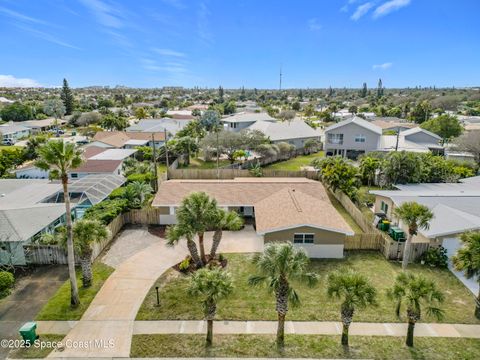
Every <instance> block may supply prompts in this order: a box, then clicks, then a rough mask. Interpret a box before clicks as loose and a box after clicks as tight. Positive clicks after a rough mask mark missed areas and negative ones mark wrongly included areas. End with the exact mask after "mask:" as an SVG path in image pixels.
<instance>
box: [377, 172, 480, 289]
mask: <svg viewBox="0 0 480 360" xmlns="http://www.w3.org/2000/svg"><path fill="white" fill-rule="evenodd" d="M395 187H396V188H397V190H372V191H370V193H371V194H374V195H375V208H374V211H375V212H376V213H384V214H385V215H386V217H387V218H388V219H390V220H391V221H392V222H393V224H395V225H398V226H400V227H401V228H403V229H404V230H405V231H407V225H406V224H403V223H402V222H401V221H399V220H398V219H397V218H396V216H395V209H396V208H397V207H398V206H401V205H402V204H403V203H405V202H411V201H415V202H417V203H419V204H422V205H425V206H426V207H428V208H429V209H430V210H431V211H432V213H433V215H434V217H433V219H432V220H431V221H430V226H429V228H428V229H420V230H419V231H418V234H417V235H415V236H414V237H413V242H419V243H426V244H429V245H430V246H433V247H437V246H440V245H442V246H443V247H444V248H445V249H446V250H447V255H448V257H449V259H450V260H451V258H452V256H453V255H455V253H456V251H457V250H458V249H459V248H460V247H461V246H462V244H461V241H460V236H461V235H462V234H463V233H465V232H468V231H480V176H476V177H472V178H467V179H462V180H461V182H459V183H434V184H407V185H395ZM450 268H451V269H452V272H454V273H455V275H457V276H458V277H459V279H460V280H461V281H462V282H463V283H465V285H466V286H467V287H468V288H469V289H470V290H472V291H473V292H474V293H475V294H477V293H478V283H477V282H475V281H469V280H468V279H465V278H464V277H463V275H462V274H461V273H457V272H455V271H454V269H453V268H452V266H451V261H450Z"/></svg>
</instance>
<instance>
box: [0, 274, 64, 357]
mask: <svg viewBox="0 0 480 360" xmlns="http://www.w3.org/2000/svg"><path fill="white" fill-rule="evenodd" d="M67 279H68V272H67V268H66V266H59V265H51V266H42V267H38V268H36V269H35V270H34V272H33V273H32V274H30V275H26V276H24V277H21V278H20V279H19V280H18V281H17V282H16V284H15V288H14V290H13V292H12V293H11V294H10V295H9V296H8V297H6V298H5V299H3V300H1V301H0V339H12V338H17V337H18V329H19V328H20V327H21V326H22V325H23V324H24V323H25V322H27V321H32V320H33V319H34V318H35V316H36V315H37V313H38V312H39V311H40V309H41V308H42V307H43V305H45V304H46V303H47V301H48V300H49V299H50V297H52V296H53V294H54V293H55V292H56V291H57V290H58V288H59V287H60V286H61V285H62V284H63V283H64V282H65V280H67ZM7 352H8V351H7ZM7 352H5V349H2V348H0V358H1V359H3V358H5V357H6V355H7Z"/></svg>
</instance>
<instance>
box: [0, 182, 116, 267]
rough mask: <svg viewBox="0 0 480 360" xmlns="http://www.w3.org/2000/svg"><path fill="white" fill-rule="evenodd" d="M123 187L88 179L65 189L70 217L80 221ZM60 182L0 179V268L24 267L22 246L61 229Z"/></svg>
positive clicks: (63, 209)
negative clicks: (70, 211)
mask: <svg viewBox="0 0 480 360" xmlns="http://www.w3.org/2000/svg"><path fill="white" fill-rule="evenodd" d="M124 183H125V178H123V177H121V176H113V175H110V176H90V177H85V178H84V179H82V180H79V181H74V182H72V183H71V184H70V186H69V192H70V198H71V203H72V205H71V206H72V214H73V217H74V218H75V219H76V218H80V217H81V216H82V215H83V212H84V211H85V209H87V208H88V207H90V206H92V205H95V204H97V203H99V202H101V201H103V200H104V199H105V198H107V197H108V195H109V194H110V193H111V192H112V191H113V190H114V189H116V188H117V187H119V186H121V185H122V184H124ZM65 221H66V219H65V204H64V200H63V189H62V185H61V183H60V182H51V181H49V180H39V179H0V264H10V265H19V266H24V265H26V264H27V263H28V254H25V251H24V247H23V246H24V245H27V244H30V243H32V242H35V241H37V240H39V239H40V237H41V236H42V234H44V233H52V232H53V231H54V230H55V229H56V228H57V227H59V226H62V225H65Z"/></svg>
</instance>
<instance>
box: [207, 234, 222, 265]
mask: <svg viewBox="0 0 480 360" xmlns="http://www.w3.org/2000/svg"><path fill="white" fill-rule="evenodd" d="M220 241H222V229H217V230H215V232H214V233H213V242H212V249H211V250H210V258H212V259H213V258H214V257H215V255H217V249H218V246H219V245H220Z"/></svg>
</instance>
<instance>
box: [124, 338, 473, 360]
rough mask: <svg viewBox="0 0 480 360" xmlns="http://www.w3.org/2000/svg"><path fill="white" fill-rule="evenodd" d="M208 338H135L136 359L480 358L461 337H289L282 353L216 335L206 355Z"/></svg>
mask: <svg viewBox="0 0 480 360" xmlns="http://www.w3.org/2000/svg"><path fill="white" fill-rule="evenodd" d="M204 344H205V336H204V335H134V336H133V338H132V347H131V351H130V356H131V357H195V358H196V357H199V356H201V357H219V358H220V357H232V358H244V357H251V358H253V357H265V358H267V357H269V358H281V357H287V358H329V359H345V358H348V359H359V358H360V359H422V360H427V359H430V360H443V359H462V360H474V359H478V354H479V353H480V341H478V339H461V338H425V337H422V338H420V337H417V338H416V339H415V347H414V348H408V347H407V346H405V339H404V338H403V337H393V336H392V337H384V336H370V337H366V336H351V337H350V349H348V350H346V349H345V348H344V347H343V346H342V345H340V336H319V335H286V336H285V348H284V350H283V351H282V352H279V351H278V350H277V347H276V346H275V337H274V335H215V334H214V337H213V347H212V349H211V350H209V351H207V350H206V348H205V345H204Z"/></svg>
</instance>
